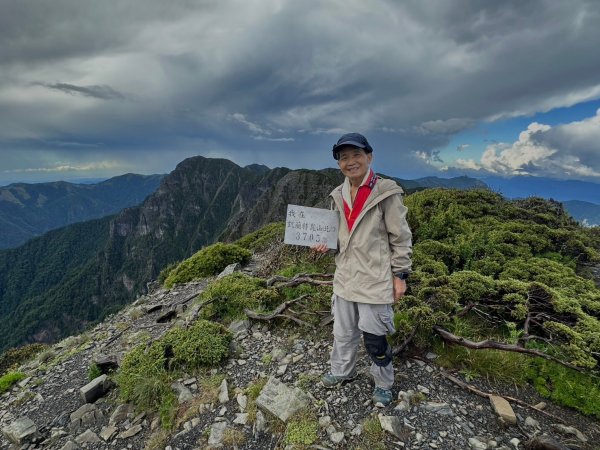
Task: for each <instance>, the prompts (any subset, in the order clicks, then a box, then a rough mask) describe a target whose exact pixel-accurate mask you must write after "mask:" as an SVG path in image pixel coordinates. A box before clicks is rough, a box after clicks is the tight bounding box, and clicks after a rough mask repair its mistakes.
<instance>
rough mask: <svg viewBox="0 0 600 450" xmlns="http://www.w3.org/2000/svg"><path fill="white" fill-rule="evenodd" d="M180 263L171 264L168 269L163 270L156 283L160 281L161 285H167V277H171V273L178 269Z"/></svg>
mask: <svg viewBox="0 0 600 450" xmlns="http://www.w3.org/2000/svg"><path fill="white" fill-rule="evenodd" d="M178 264H179V263H171V264H169V265H168V266H167V267H165V268H164V269H162V270H161V271H160V273H159V274H158V278H157V279H156V281H158V283H159V284H165V280H166V279H167V277H168V276H169V274H170V273H171V271H172V270H173V269H174V268H175V267H177V265H178Z"/></svg>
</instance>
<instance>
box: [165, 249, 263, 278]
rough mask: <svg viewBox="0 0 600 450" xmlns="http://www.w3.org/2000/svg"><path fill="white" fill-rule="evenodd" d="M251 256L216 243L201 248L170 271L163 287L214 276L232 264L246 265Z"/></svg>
mask: <svg viewBox="0 0 600 450" xmlns="http://www.w3.org/2000/svg"><path fill="white" fill-rule="evenodd" d="M251 255H252V254H251V253H250V251H249V250H246V249H245V248H242V247H240V246H239V245H235V244H223V243H222V242H217V243H216V244H213V245H210V246H208V247H205V248H203V249H202V250H200V251H199V252H197V253H195V254H194V255H192V256H191V257H190V258H188V259H186V260H185V261H183V262H181V263H180V264H179V265H177V267H175V268H174V269H172V270H171V271H170V272H169V274H168V275H167V277H166V279H165V286H166V287H172V286H173V285H175V284H177V283H187V282H188V281H192V280H195V279H198V278H202V277H208V276H211V275H216V274H218V273H219V272H221V271H222V270H223V269H224V268H225V267H227V266H228V265H229V264H232V263H246V262H247V261H248V260H249V259H250V256H251Z"/></svg>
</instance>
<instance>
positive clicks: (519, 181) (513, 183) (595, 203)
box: [482, 176, 600, 226]
mask: <svg viewBox="0 0 600 450" xmlns="http://www.w3.org/2000/svg"><path fill="white" fill-rule="evenodd" d="M482 181H484V182H485V183H486V184H487V185H488V186H489V187H490V189H492V190H494V191H496V192H499V193H500V194H502V195H503V196H504V197H507V198H525V197H542V198H547V199H554V200H558V201H560V202H562V203H563V204H564V205H565V208H566V209H567V211H568V212H569V214H571V215H572V216H573V218H574V219H576V220H577V221H578V222H580V223H582V224H584V225H586V226H594V225H600V213H599V210H600V206H599V205H600V184H598V183H591V182H587V181H579V180H555V179H551V178H540V177H526V176H519V177H512V178H502V177H486V178H482Z"/></svg>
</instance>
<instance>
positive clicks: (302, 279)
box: [267, 273, 333, 288]
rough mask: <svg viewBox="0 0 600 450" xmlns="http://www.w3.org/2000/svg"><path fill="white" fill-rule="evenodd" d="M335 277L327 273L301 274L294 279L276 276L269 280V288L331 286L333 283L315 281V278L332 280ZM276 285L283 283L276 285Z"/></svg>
mask: <svg viewBox="0 0 600 450" xmlns="http://www.w3.org/2000/svg"><path fill="white" fill-rule="evenodd" d="M332 277H333V275H331V274H327V273H312V274H306V273H299V274H297V275H294V277H293V278H287V277H283V276H281V275H275V276H274V277H271V278H269V279H268V280H267V287H275V288H284V287H294V286H298V285H299V284H304V283H306V284H312V285H313V286H331V285H332V284H333V281H325V280H315V278H332ZM275 283H281V284H278V285H275Z"/></svg>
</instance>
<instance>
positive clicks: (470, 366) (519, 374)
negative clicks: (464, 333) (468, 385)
mask: <svg viewBox="0 0 600 450" xmlns="http://www.w3.org/2000/svg"><path fill="white" fill-rule="evenodd" d="M434 351H435V352H436V353H437V354H438V355H439V358H438V359H437V362H438V364H440V365H441V366H442V367H446V368H455V369H459V370H460V371H461V372H462V373H463V374H464V375H465V376H466V377H467V378H469V379H471V380H472V379H474V378H477V377H478V376H481V377H484V378H486V379H487V380H488V381H489V382H492V383H496V384H499V383H508V384H514V385H516V386H523V385H525V384H527V377H526V375H525V372H526V370H527V368H528V367H529V364H530V361H529V360H530V357H528V356H525V355H522V354H519V353H513V352H506V351H502V350H491V349H483V350H471V349H468V348H464V347H460V346H457V345H453V346H449V345H443V344H442V345H439V346H436V347H435V350H434Z"/></svg>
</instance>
